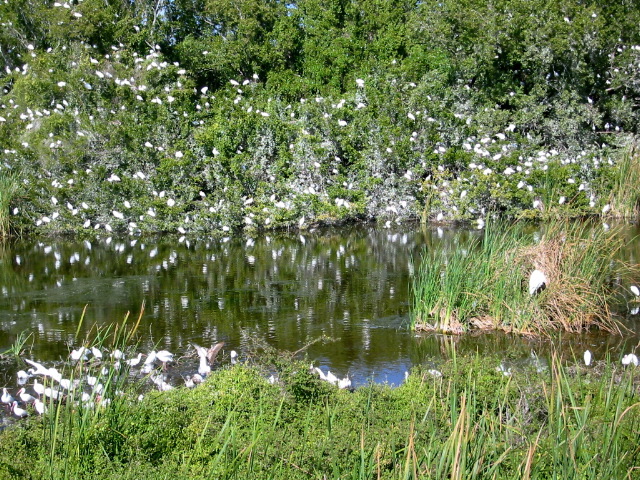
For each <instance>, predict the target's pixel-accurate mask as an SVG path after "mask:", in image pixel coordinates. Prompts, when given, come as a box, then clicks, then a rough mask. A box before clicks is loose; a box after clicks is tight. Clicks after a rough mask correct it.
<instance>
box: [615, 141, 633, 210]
mask: <svg viewBox="0 0 640 480" xmlns="http://www.w3.org/2000/svg"><path fill="white" fill-rule="evenodd" d="M638 185H640V150H639V149H638V144H637V143H636V142H633V143H632V144H630V145H629V146H628V147H627V148H626V149H625V150H624V151H623V153H622V155H621V156H620V159H619V161H618V163H617V168H616V169H615V170H614V176H613V185H612V187H611V194H610V198H609V204H610V205H611V214H612V215H615V216H618V217H622V218H627V219H635V218H638V216H640V188H638Z"/></svg>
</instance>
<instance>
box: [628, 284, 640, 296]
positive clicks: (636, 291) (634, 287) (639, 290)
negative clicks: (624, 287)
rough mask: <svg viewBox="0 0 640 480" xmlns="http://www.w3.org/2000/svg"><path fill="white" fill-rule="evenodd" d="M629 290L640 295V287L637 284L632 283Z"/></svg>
mask: <svg viewBox="0 0 640 480" xmlns="http://www.w3.org/2000/svg"><path fill="white" fill-rule="evenodd" d="M629 290H631V293H633V294H634V295H635V296H636V297H640V289H639V288H638V287H637V286H635V285H631V286H630V287H629Z"/></svg>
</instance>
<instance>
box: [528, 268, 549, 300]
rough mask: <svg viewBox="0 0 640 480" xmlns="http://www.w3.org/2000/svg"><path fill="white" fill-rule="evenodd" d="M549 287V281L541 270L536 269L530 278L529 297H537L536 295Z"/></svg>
mask: <svg viewBox="0 0 640 480" xmlns="http://www.w3.org/2000/svg"><path fill="white" fill-rule="evenodd" d="M547 285H549V279H547V276H546V275H545V274H544V272H542V271H541V270H538V269H535V270H534V271H533V272H531V276H529V295H535V294H536V293H539V292H541V291H542V290H544V289H545V288H546V287H547Z"/></svg>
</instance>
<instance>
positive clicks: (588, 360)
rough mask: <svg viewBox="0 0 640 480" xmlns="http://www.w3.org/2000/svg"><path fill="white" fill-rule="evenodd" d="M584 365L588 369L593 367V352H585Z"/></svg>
mask: <svg viewBox="0 0 640 480" xmlns="http://www.w3.org/2000/svg"><path fill="white" fill-rule="evenodd" d="M584 364H585V365H586V366H587V367H588V366H589V365H591V352H590V351H589V350H587V351H586V352H584Z"/></svg>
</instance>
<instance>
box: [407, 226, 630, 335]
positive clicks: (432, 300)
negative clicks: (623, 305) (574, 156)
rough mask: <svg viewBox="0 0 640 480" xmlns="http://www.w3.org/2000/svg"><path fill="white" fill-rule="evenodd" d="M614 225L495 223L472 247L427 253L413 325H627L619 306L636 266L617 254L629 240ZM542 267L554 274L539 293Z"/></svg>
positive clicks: (573, 328) (521, 329) (535, 330)
mask: <svg viewBox="0 0 640 480" xmlns="http://www.w3.org/2000/svg"><path fill="white" fill-rule="evenodd" d="M614 230H615V229H614ZM614 230H609V231H605V230H604V229H602V228H599V227H598V226H594V225H591V224H589V223H584V222H571V223H569V222H556V223H552V224H550V225H548V226H547V227H546V229H545V230H544V231H543V232H542V234H539V233H534V234H527V233H526V232H525V230H524V229H523V228H522V226H521V225H514V226H505V225H501V224H490V225H488V226H487V228H486V231H485V234H484V236H483V237H482V238H481V239H476V240H473V241H472V242H471V244H470V245H469V246H468V247H467V248H464V249H458V250H456V251H453V252H437V253H430V252H427V253H425V254H424V255H423V257H422V258H421V264H420V266H419V268H418V269H417V274H416V275H415V276H414V278H413V283H412V287H413V289H412V290H413V312H412V322H413V327H414V328H415V329H416V330H434V331H440V332H444V333H461V332H465V331H468V330H470V329H474V328H480V329H501V330H505V331H510V332H518V333H524V334H536V335H540V334H548V333H550V332H551V331H554V330H564V331H568V332H579V331H584V330H586V329H589V328H592V327H595V328H599V329H602V330H606V331H609V332H619V331H620V325H619V323H618V321H617V319H616V317H615V315H614V313H613V311H612V306H613V305H614V303H615V302H616V299H617V298H618V295H619V290H620V285H621V284H624V283H625V282H626V281H628V280H629V279H630V278H632V276H633V273H634V268H633V267H631V266H630V265H627V264H625V263H623V262H620V261H618V260H617V259H616V256H617V254H618V252H619V250H620V248H621V247H622V245H623V239H622V237H621V236H620V235H617V232H616V231H614ZM534 270H540V271H541V272H544V274H545V276H546V277H547V280H548V281H547V282H546V284H545V286H544V289H542V290H541V291H539V292H536V293H535V294H531V293H530V292H529V277H530V275H531V273H532V272H533V271H534ZM614 280H615V281H614Z"/></svg>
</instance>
